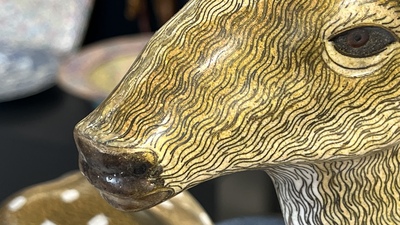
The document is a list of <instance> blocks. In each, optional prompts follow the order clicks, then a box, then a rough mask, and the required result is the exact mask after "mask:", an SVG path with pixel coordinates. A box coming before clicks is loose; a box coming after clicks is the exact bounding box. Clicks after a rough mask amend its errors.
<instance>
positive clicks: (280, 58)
mask: <svg viewBox="0 0 400 225" xmlns="http://www.w3.org/2000/svg"><path fill="white" fill-rule="evenodd" d="M399 18H400V3H399V2H398V1H385V0H362V1H352V0H323V1H317V0H311V1H309V0H291V1H276V0H261V1H252V0H192V1H190V2H189V3H188V4H187V5H186V6H185V8H184V9H183V10H182V11H180V12H179V13H178V14H177V15H176V16H175V17H173V18H172V19H171V20H170V21H169V22H168V23H167V24H166V25H165V26H164V27H163V28H162V29H161V30H160V31H158V32H157V33H156V34H155V36H154V37H153V38H152V39H151V40H150V42H149V44H148V45H147V47H146V48H145V50H144V51H143V53H142V54H141V56H139V57H138V59H137V60H136V61H135V62H134V63H133V65H132V67H131V68H130V70H129V71H128V73H127V75H126V76H125V78H124V79H123V81H122V82H121V83H120V84H119V85H118V86H117V87H116V89H115V90H114V91H113V93H112V94H111V95H110V96H109V97H108V98H107V99H106V100H105V101H104V102H103V103H102V104H101V105H100V106H99V107H98V108H97V109H96V110H94V111H93V112H92V113H91V114H90V115H89V116H88V117H86V118H85V119H84V120H82V121H81V122H80V123H79V124H78V125H77V126H76V130H75V137H76V141H77V145H78V147H79V149H80V155H81V168H82V170H83V172H84V173H85V175H86V176H87V177H88V179H89V180H90V181H91V182H92V183H93V184H94V185H95V186H96V187H97V188H99V189H100V190H101V191H102V192H103V193H106V195H114V197H115V196H117V197H116V199H114V200H115V202H114V203H113V205H115V206H116V207H120V208H122V209H127V210H139V209H143V208H147V207H149V206H151V205H154V204H157V203H159V202H161V201H163V200H165V199H167V198H169V197H171V196H173V195H174V194H176V193H179V192H181V191H183V190H185V189H187V188H190V187H192V186H194V185H196V184H198V183H200V182H203V181H205V180H208V179H212V178H215V177H218V176H221V175H224V174H228V173H233V172H237V171H243V170H249V169H264V170H266V171H267V172H268V173H269V174H271V176H272V177H273V179H274V180H275V184H276V186H277V188H278V189H280V188H282V187H285V188H284V189H282V190H281V192H279V191H278V193H280V198H281V205H282V208H283V212H284V216H285V220H286V222H287V223H288V224H331V223H335V222H336V223H339V224H396V223H397V221H400V219H399V218H400V212H399V211H398V210H397V208H396V206H397V205H399V204H398V203H397V202H398V201H399V198H398V197H399V193H398V189H399V185H398V183H399V182H398V180H399V177H398V174H397V172H396V171H397V170H398V169H399V165H398V164H396V163H395V162H396V160H397V158H398V151H397V150H396V149H397V145H398V143H399V141H398V140H399V138H400V129H399V122H400V110H399V109H400V68H399V65H400V43H399V34H400V19H399ZM358 28H362V29H363V32H369V36H368V38H369V39H368V38H367V40H368V41H367V42H366V43H367V44H366V45H365V46H366V47H364V46H362V47H360V46H357V45H358V44H359V43H353V42H354V41H360V40H362V38H358V37H357V36H354V39H353V40H348V42H344V45H351V46H356V47H352V48H351V49H350V50H349V51H348V52H346V51H347V50H343V49H340V47H338V43H337V42H338V40H342V39H340V38H341V37H343V36H344V35H347V34H348V33H349V32H353V31H355V30H356V31H357V29H358ZM357 32H358V33H357ZM357 32H356V34H357V35H358V34H360V32H359V31H357ZM353 35H354V34H353ZM345 37H346V38H348V37H349V36H345ZM342 44H343V43H342ZM364 44H365V43H364ZM377 46H378V47H377ZM379 46H381V47H379ZM360 49H361V50H360ZM145 155H147V156H151V157H145ZM371 157H372V158H373V159H375V160H371ZM117 162H119V164H118V163H117ZM373 162H376V163H377V165H373ZM378 162H380V163H382V164H379V163H378ZM371 163H372V164H371ZM365 164H367V165H365ZM370 164H371V165H370ZM346 165H347V166H346ZM361 165H363V166H361ZM389 165H390V166H389ZM374 166H376V168H375V167H374ZM301 168H303V169H301ZM334 168H336V169H337V170H338V171H339V172H338V171H336V172H335V169H334ZM379 168H380V169H381V168H385V170H382V172H380V173H376V172H375V171H377V170H379ZM134 171H136V172H134ZM276 171H281V173H278V172H276ZM299 171H300V172H299ZM332 173H335V174H340V178H341V177H342V176H344V177H346V178H345V179H338V180H340V181H336V180H335V179H336V178H337V177H335V176H334V175H332ZM299 174H300V175H299ZM111 176H116V177H117V179H116V180H115V181H113V182H108V181H107V178H108V177H111ZM338 176H339V175H338ZM96 177H97V178H96ZM376 179H386V180H388V181H390V182H387V186H386V187H385V188H384V189H380V188H379V187H380V186H379V187H377V186H374V187H376V188H366V186H365V185H367V184H365V183H363V182H359V181H360V180H362V181H364V180H368V181H371V184H374V185H378V183H379V182H378V181H377V180H376ZM303 182H304V184H307V185H305V186H302V185H301V184H302V183H303ZM332 182H337V183H338V184H334V185H333V184H332ZM345 182H348V183H346V185H345V184H343V183H345ZM288 183H289V184H292V185H287V184H288ZM379 184H380V185H383V183H382V184H381V183H379ZM116 185H120V186H121V187H122V190H117V188H116ZM296 185H300V186H299V187H297V186H296ZM341 185H344V186H346V187H348V189H346V190H348V192H346V193H342V192H340V191H338V190H344V189H343V188H344V187H342V186H341ZM305 187H307V188H305ZM304 188H305V189H304ZM336 188H337V189H336ZM328 189H329V190H328ZM378 189H379V190H378ZM368 191H370V193H367V194H366V195H368V196H374V197H373V198H369V199H368V200H365V201H364V200H363V199H360V198H364V197H365V196H366V195H364V194H360V192H363V193H366V192H368ZM285 193H288V196H291V198H288V199H292V202H291V201H289V200H287V201H286V200H285V201H283V200H282V199H285V198H284V197H283V196H282V195H285ZM308 193H313V194H310V195H308ZM346 194H348V195H350V196H347V197H346ZM295 196H297V198H294V197H295ZM118 198H121V202H122V199H126V198H131V200H132V202H137V200H138V199H140V200H143V199H145V201H143V204H142V203H140V204H137V203H135V204H129V203H127V202H124V204H123V205H121V204H119V203H118V202H119V200H118ZM350 199H352V200H353V199H355V201H351V202H350ZM292 203H293V204H294V205H291V204H292ZM347 204H350V206H347ZM313 207H314V208H313ZM324 207H327V208H325V209H324ZM341 207H344V208H345V210H342V211H341V212H343V213H342V214H340V213H339V214H337V213H336V211H335V210H339V208H341ZM389 208H390V209H393V210H389ZM300 209H302V210H300ZM311 217H312V218H313V219H310V218H311ZM346 218H351V219H346ZM378 218H379V219H378ZM333 221H335V222H333Z"/></svg>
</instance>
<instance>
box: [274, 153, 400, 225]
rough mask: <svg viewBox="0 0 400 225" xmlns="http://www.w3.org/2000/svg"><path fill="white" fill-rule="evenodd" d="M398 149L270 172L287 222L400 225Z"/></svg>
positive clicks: (275, 169)
mask: <svg viewBox="0 0 400 225" xmlns="http://www.w3.org/2000/svg"><path fill="white" fill-rule="evenodd" d="M399 165H400V152H399V146H395V147H393V148H391V149H389V150H385V151H381V152H378V153H373V154H370V155H368V156H366V157H362V158H358V159H354V160H345V161H335V162H329V163H317V164H303V165H302V164H298V165H290V166H287V165H286V166H277V167H273V168H268V169H267V170H266V172H267V173H268V174H269V175H270V176H271V177H272V178H273V181H274V183H275V186H276V190H277V193H278V195H279V199H280V202H281V206H282V210H283V212H284V218H285V220H286V222H287V224H296V225H297V224H298V225H306V224H341V225H361V224H363V225H369V224H399V223H400V209H399V207H398V198H399V196H400V180H399V179H398V178H399V177H400V170H399Z"/></svg>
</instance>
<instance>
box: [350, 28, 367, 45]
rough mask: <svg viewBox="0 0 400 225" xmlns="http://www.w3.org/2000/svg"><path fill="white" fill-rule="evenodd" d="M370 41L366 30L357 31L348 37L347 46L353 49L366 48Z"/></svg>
mask: <svg viewBox="0 0 400 225" xmlns="http://www.w3.org/2000/svg"><path fill="white" fill-rule="evenodd" d="M368 40H369V33H368V32H367V31H366V30H364V29H357V30H354V31H352V32H351V33H349V35H348V36H347V44H348V45H349V46H351V47H353V48H359V47H362V46H364V45H365V44H366V43H367V42H368Z"/></svg>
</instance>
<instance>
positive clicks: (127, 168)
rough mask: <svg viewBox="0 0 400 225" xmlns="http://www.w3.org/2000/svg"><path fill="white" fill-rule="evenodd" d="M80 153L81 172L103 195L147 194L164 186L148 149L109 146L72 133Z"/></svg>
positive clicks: (155, 160) (156, 162)
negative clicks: (104, 193)
mask: <svg viewBox="0 0 400 225" xmlns="http://www.w3.org/2000/svg"><path fill="white" fill-rule="evenodd" d="M75 141H76V145H77V147H78V150H79V152H80V154H79V155H80V159H79V164H80V169H81V171H82V172H83V174H84V175H85V176H86V177H87V178H88V180H89V181H90V182H91V183H92V184H93V185H94V186H95V187H97V188H98V189H100V190H101V191H103V192H106V193H110V194H114V195H118V196H132V195H138V196H142V195H146V193H150V192H152V191H154V189H155V188H160V187H162V186H163V184H164V182H163V180H162V179H161V178H160V174H161V173H162V167H161V166H159V165H158V159H157V156H156V154H155V153H154V152H153V151H151V150H149V149H125V148H118V147H109V146H106V145H104V144H102V143H97V142H95V141H93V140H92V139H89V138H87V137H84V136H83V135H79V134H78V133H75Z"/></svg>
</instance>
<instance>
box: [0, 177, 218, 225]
mask: <svg viewBox="0 0 400 225" xmlns="http://www.w3.org/2000/svg"><path fill="white" fill-rule="evenodd" d="M176 212H179V213H176ZM128 224H129V225H176V224H193V225H213V223H212V222H211V219H210V218H209V217H208V215H207V214H206V213H205V211H204V210H203V208H202V207H201V206H200V205H199V204H198V203H197V201H196V200H195V199H194V198H193V197H192V196H191V195H190V194H189V193H187V192H183V193H182V194H180V195H177V196H176V197H174V198H172V199H171V200H169V201H166V202H165V203H164V205H160V206H155V207H153V208H152V209H149V210H144V211H142V212H135V213H132V212H131V213H126V212H122V211H119V210H117V209H115V208H113V207H112V206H110V205H109V204H108V203H107V202H106V201H104V199H103V198H102V197H101V196H100V194H99V192H98V191H97V190H96V189H95V188H94V187H93V186H91V185H90V184H89V182H88V181H87V180H86V178H85V177H84V176H82V174H81V173H80V172H78V171H76V172H71V173H70V174H67V175H64V176H63V177H61V178H59V179H57V180H54V181H50V182H47V183H43V184H38V185H35V186H33V187H29V188H26V189H25V190H22V191H20V192H18V193H16V194H15V195H14V196H11V197H10V198H9V199H8V200H6V201H5V202H3V203H2V205H0V225H128Z"/></svg>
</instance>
